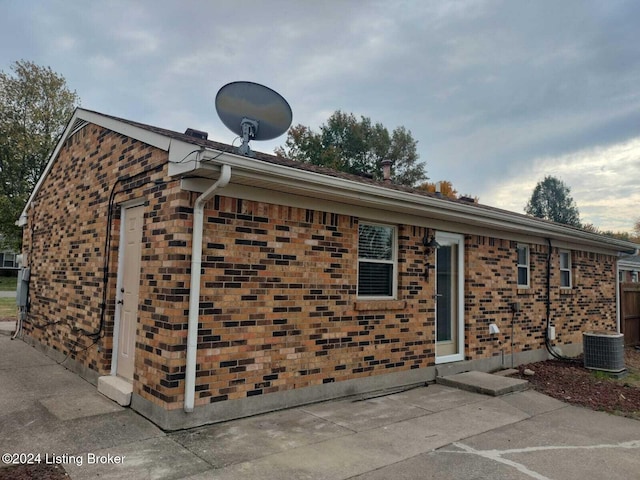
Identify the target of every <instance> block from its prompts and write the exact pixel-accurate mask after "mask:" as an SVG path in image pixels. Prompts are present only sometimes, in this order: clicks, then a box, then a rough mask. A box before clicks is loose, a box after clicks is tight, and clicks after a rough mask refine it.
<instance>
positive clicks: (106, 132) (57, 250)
mask: <svg viewBox="0 0 640 480" xmlns="http://www.w3.org/2000/svg"><path fill="white" fill-rule="evenodd" d="M20 224H21V225H23V227H24V230H23V231H24V237H23V240H24V247H23V262H24V265H25V266H26V267H28V268H30V277H29V306H28V309H26V315H25V318H24V320H23V322H22V323H23V325H22V328H23V332H24V338H25V340H26V341H28V342H30V343H31V344H33V345H36V346H38V347H39V348H42V349H43V350H45V351H46V352H48V353H49V354H50V355H52V356H54V358H58V359H60V360H64V362H65V363H64V365H65V366H67V367H68V368H70V369H72V370H74V371H76V372H78V373H79V374H80V375H82V376H83V377H84V378H86V379H87V380H89V381H91V382H93V383H94V384H98V385H101V391H104V392H105V393H107V394H109V395H112V396H113V398H118V399H120V398H121V397H120V396H119V395H121V394H123V393H124V394H125V395H126V393H127V388H128V389H129V391H132V395H131V407H132V408H134V409H136V410H137V411H139V412H140V413H142V414H143V415H145V416H147V417H148V418H150V419H151V420H153V421H154V422H156V423H157V424H158V425H160V426H161V427H163V428H166V429H177V428H183V427H189V426H194V425H200V424H204V423H211V422H217V421H222V420H226V419H230V418H235V417H241V416H245V415H251V414H255V413H259V412H264V411H268V410H274V409H278V408H284V407H288V406H292V405H299V404H303V403H307V402H313V401H318V400H323V399H330V398H335V397H339V396H345V395H351V394H356V393H361V392H368V391H377V390H382V389H386V388H392V387H397V386H403V385H412V384H417V383H421V382H425V381H431V380H433V379H434V378H435V376H436V375H437V374H446V373H451V372H456V371H464V370H470V369H479V370H484V371H490V370H493V369H498V368H500V367H502V366H511V364H512V363H513V364H520V363H524V362H529V361H534V360H539V359H545V358H548V355H549V352H548V350H547V345H546V344H548V345H549V347H550V348H551V349H552V351H554V352H559V353H562V354H565V355H573V354H577V353H579V352H580V351H581V348H582V331H584V330H590V329H599V330H601V329H608V330H618V329H619V325H618V319H617V317H616V309H617V301H618V298H617V289H616V281H617V258H618V256H619V255H620V254H621V253H631V252H633V251H634V250H635V245H634V244H632V243H629V242H625V241H621V240H616V239H612V238H608V237H603V236H600V235H597V234H593V233H590V232H586V231H582V230H579V229H575V228H572V227H568V226H565V225H559V224H555V223H552V222H546V221H541V220H538V219H534V218H531V217H528V216H525V215H521V214H517V213H513V212H508V211H504V210H500V209H496V208H491V207H488V206H484V205H479V204H477V203H473V202H467V201H460V200H458V201H456V200H451V199H448V198H441V197H439V196H437V195H435V194H428V193H426V192H422V191H415V190H412V189H409V188H405V187H401V186H397V185H394V184H391V183H388V182H387V183H383V182H376V181H373V180H371V179H367V178H363V177H358V176H353V175H347V174H343V173H339V172H335V171H332V170H328V169H323V168H319V167H314V166H309V165H303V164H299V163H296V162H292V161H288V160H285V159H282V158H279V157H275V156H271V155H265V154H260V153H257V154H256V156H255V157H254V158H250V157H246V156H240V155H238V154H237V153H235V149H234V148H232V147H231V146H229V145H224V144H219V143H216V142H212V141H209V140H207V139H206V134H203V133H202V132H198V131H193V130H188V131H187V133H185V134H182V133H177V132H173V131H168V130H164V129H160V128H155V127H151V126H148V125H143V124H139V123H136V122H131V121H128V120H124V119H119V118H115V117H112V116H108V115H104V114H100V113H96V112H92V111H88V110H84V109H78V110H76V112H75V113H74V115H73V117H72V119H71V120H70V123H69V125H68V127H67V129H66V131H65V133H64V135H63V136H62V138H61V140H60V142H59V144H58V145H57V147H56V149H55V151H54V152H53V155H52V157H51V160H50V162H49V164H48V166H47V168H46V171H45V172H44V174H43V176H42V178H41V179H40V181H39V182H38V184H37V186H36V188H35V190H34V192H33V193H32V195H31V197H30V199H29V201H28V203H27V206H26V207H25V210H24V212H23V215H22V216H21V219H20ZM547 299H549V302H547ZM492 324H493V325H495V327H492V328H491V329H490V325H492ZM547 327H553V328H552V329H548V328H547ZM496 328H497V330H498V332H497V333H491V331H493V330H495V329H496ZM547 331H550V332H551V335H547ZM548 337H552V339H551V340H549V341H547V340H546V339H547V338H548ZM112 389H115V393H114V392H113V391H112ZM126 401H128V400H126V399H125V402H124V403H126Z"/></svg>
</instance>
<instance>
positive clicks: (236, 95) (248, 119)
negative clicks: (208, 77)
mask: <svg viewBox="0 0 640 480" xmlns="http://www.w3.org/2000/svg"><path fill="white" fill-rule="evenodd" d="M216 111H217V112H218V116H219V117H220V120H222V123H224V124H225V126H226V127H227V128H228V129H229V130H231V131H232V132H234V133H235V134H236V135H238V136H239V137H240V138H242V145H240V147H238V153H240V155H246V156H250V157H252V156H254V153H253V152H252V151H251V148H249V141H251V140H271V139H273V138H276V137H279V136H280V135H282V134H283V133H285V132H286V131H287V130H288V129H289V127H290V126H291V120H292V119H293V115H292V112H291V107H290V106H289V104H288V103H287V101H286V100H285V99H284V98H283V97H282V96H281V95H280V94H279V93H277V92H276V91H274V90H271V89H270V88H268V87H265V86H264V85H260V84H258V83H253V82H232V83H228V84H226V85H225V86H224V87H222V88H221V89H220V90H219V91H218V94H217V95H216Z"/></svg>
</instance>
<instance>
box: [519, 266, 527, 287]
mask: <svg viewBox="0 0 640 480" xmlns="http://www.w3.org/2000/svg"><path fill="white" fill-rule="evenodd" d="M528 280H529V279H528V278H527V269H526V268H524V267H518V285H528V284H529V281H528Z"/></svg>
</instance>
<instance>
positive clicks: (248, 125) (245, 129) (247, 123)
mask: <svg viewBox="0 0 640 480" xmlns="http://www.w3.org/2000/svg"><path fill="white" fill-rule="evenodd" d="M259 126H260V122H258V121H257V120H251V119H250V118H247V117H245V118H243V119H242V121H241V122H240V128H241V130H242V145H240V146H239V147H238V152H240V154H241V155H247V156H249V157H253V152H252V151H251V148H249V140H253V139H254V138H255V137H256V134H257V133H258V127H259Z"/></svg>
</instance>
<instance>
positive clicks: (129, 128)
mask: <svg viewBox="0 0 640 480" xmlns="http://www.w3.org/2000/svg"><path fill="white" fill-rule="evenodd" d="M78 120H84V121H85V122H88V123H93V124H95V125H98V126H100V127H104V128H106V129H108V130H112V131H114V132H116V133H120V134H122V135H125V136H128V137H131V138H134V139H136V140H138V141H140V142H142V143H146V144H149V145H151V146H153V147H156V148H160V149H162V150H169V145H170V143H171V140H170V139H169V138H168V137H166V136H164V135H160V134H158V133H154V132H151V131H149V130H145V129H144V128H140V127H136V126H134V125H130V124H128V123H125V122H121V121H119V120H116V119H114V118H110V117H105V116H104V115H101V114H99V113H96V112H91V111H88V110H83V109H82V108H79V107H78V108H76V109H75V111H74V112H73V115H72V116H71V119H70V120H69V123H67V126H66V128H65V130H64V132H63V134H62V136H61V137H60V140H59V141H58V143H57V145H56V147H55V148H54V150H53V153H52V154H51V156H50V157H49V161H48V162H47V166H46V167H45V169H44V171H43V172H42V175H40V178H39V179H38V183H36V186H35V187H34V189H33V191H32V192H31V195H30V196H29V199H28V200H27V203H26V205H25V206H24V209H23V210H22V214H21V215H20V218H19V220H18V221H17V222H16V225H18V226H19V227H24V226H25V225H26V224H27V211H28V210H29V206H30V205H31V202H32V201H33V199H34V198H35V196H36V195H37V193H38V191H39V190H40V187H41V186H42V183H43V182H44V179H45V178H46V177H47V175H48V174H49V171H50V170H51V167H52V166H53V164H54V162H55V160H56V158H58V154H59V153H60V149H61V148H62V146H63V145H64V143H65V142H66V141H67V138H69V135H71V134H73V133H74V130H73V129H74V125H75V124H76V122H77V121H78Z"/></svg>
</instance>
